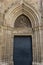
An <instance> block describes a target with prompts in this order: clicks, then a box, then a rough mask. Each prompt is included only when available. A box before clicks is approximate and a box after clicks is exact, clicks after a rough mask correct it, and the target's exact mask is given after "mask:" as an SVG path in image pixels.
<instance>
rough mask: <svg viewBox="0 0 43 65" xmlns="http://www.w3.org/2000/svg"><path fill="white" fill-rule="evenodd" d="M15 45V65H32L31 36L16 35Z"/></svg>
mask: <svg viewBox="0 0 43 65" xmlns="http://www.w3.org/2000/svg"><path fill="white" fill-rule="evenodd" d="M13 47H14V48H13V61H14V65H32V37H31V36H15V37H14V45H13Z"/></svg>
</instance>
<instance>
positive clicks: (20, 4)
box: [0, 0, 43, 65]
mask: <svg viewBox="0 0 43 65" xmlns="http://www.w3.org/2000/svg"><path fill="white" fill-rule="evenodd" d="M41 1H42V2H41ZM21 14H24V15H26V16H27V17H28V18H29V19H30V21H31V25H32V27H31V28H30V27H26V25H27V23H22V27H21V28H20V26H19V23H16V22H15V21H16V19H17V17H18V16H20V15H21ZM14 23H16V24H14ZM20 24H21V23H20ZM24 24H25V26H24ZM14 25H15V27H14ZM16 25H18V26H19V28H16ZM29 25H30V24H29ZM14 35H31V36H32V50H33V62H32V63H33V65H43V0H0V60H2V61H1V62H6V63H8V65H13V38H14Z"/></svg>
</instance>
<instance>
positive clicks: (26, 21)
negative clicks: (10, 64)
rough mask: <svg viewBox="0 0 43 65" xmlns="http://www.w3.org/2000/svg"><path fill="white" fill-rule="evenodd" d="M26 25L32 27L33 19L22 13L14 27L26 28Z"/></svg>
mask: <svg viewBox="0 0 43 65" xmlns="http://www.w3.org/2000/svg"><path fill="white" fill-rule="evenodd" d="M25 27H26V28H32V25H31V21H30V19H29V18H28V17H27V16H26V15H24V14H21V15H20V16H18V17H17V19H16V20H15V23H14V28H25Z"/></svg>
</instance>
